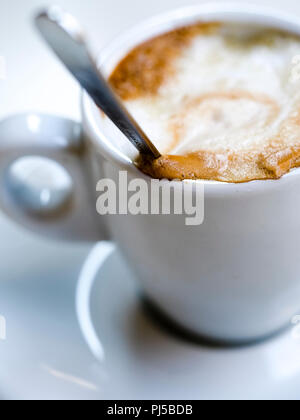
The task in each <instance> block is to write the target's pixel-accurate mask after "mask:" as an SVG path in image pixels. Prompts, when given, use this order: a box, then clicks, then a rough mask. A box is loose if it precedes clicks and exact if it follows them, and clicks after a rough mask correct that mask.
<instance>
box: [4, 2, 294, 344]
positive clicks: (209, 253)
mask: <svg viewBox="0 0 300 420" xmlns="http://www.w3.org/2000/svg"><path fill="white" fill-rule="evenodd" d="M199 19H202V20H209V21H211V20H218V21H220V20H223V21H225V20H226V21H234V22H244V23H251V24H253V23H256V24H258V25H263V26H274V27H277V28H281V29H287V30H290V31H292V32H295V33H297V34H300V21H299V20H298V19H295V18H294V17H293V16H285V15H284V14H282V12H280V13H276V12H274V11H272V10H268V9H264V8H260V7H257V6H242V5H239V4H230V5H228V4H227V5H224V4H220V3H217V4H213V3H211V4H207V5H200V6H196V7H192V8H186V9H181V10H179V11H175V12H174V11H173V12H170V13H167V14H165V15H163V16H160V17H158V18H155V19H152V20H150V21H149V22H148V23H143V24H142V25H140V26H139V27H137V28H135V29H133V30H131V31H130V32H129V33H128V34H127V35H123V36H122V37H121V38H120V39H118V40H117V41H116V42H115V43H113V44H112V45H111V46H110V47H109V48H108V49H107V50H106V51H105V52H104V53H103V55H102V56H101V60H100V63H99V65H100V66H101V67H102V69H103V71H104V72H105V73H106V74H107V73H108V72H109V71H110V70H111V69H112V67H113V66H114V65H115V64H116V63H117V62H118V60H119V59H120V58H121V57H123V56H124V55H125V54H126V52H127V51H128V50H129V49H130V48H131V47H133V46H134V45H136V44H137V43H139V42H141V41H143V40H145V39H147V38H149V37H151V36H154V35H155V34H158V33H161V32H162V31H165V30H168V29H171V28H174V27H176V26H178V25H182V24H188V23H191V22H193V21H195V20H199ZM82 114H83V129H84V138H85V141H84V142H82V143H81V142H80V139H79V136H78V135H76V136H74V135H73V134H74V133H73V132H72V128H71V123H70V122H68V123H67V122H66V121H65V122H64V121H63V120H61V119H57V120H55V119H52V120H49V119H51V118H52V117H40V118H41V121H42V122H43V121H45V130H44V131H43V130H40V131H39V132H38V133H34V134H33V133H32V132H30V126H29V125H28V124H26V123H24V121H23V120H22V117H19V120H15V119H11V120H9V121H5V122H3V123H2V124H0V137H1V140H2V142H1V145H0V149H1V155H0V165H1V168H0V169H1V171H5V170H6V169H7V167H8V164H9V163H10V162H11V161H12V160H13V159H15V158H16V157H20V156H22V155H24V154H30V153H34V154H35V155H36V154H38V153H41V154H43V155H46V156H48V157H50V158H55V159H57V160H58V161H59V162H60V163H62V164H63V165H64V166H65V167H66V168H67V169H68V171H69V172H70V174H71V175H72V177H73V180H74V185H75V187H76V189H75V191H74V202H73V203H72V205H71V206H69V208H68V209H67V210H66V212H64V213H62V214H59V215H57V217H56V219H53V218H52V219H51V220H50V221H49V220H45V219H43V220H40V219H33V218H32V217H31V216H30V217H29V216H28V215H26V216H24V214H23V213H20V210H19V209H16V208H15V206H14V205H13V204H12V203H11V200H10V198H9V195H8V194H7V191H5V194H2V199H1V204H2V207H3V208H4V210H5V211H6V212H7V213H8V214H9V215H11V216H12V217H14V218H15V219H16V220H17V221H19V222H21V223H23V224H24V225H27V226H28V227H30V228H32V229H35V230H37V231H39V232H41V233H43V234H51V235H52V236H56V237H57V236H60V237H64V238H69V239H70V238H71V239H73V240H75V239H82V238H84V239H88V238H91V239H94V238H95V237H97V238H98V239H101V238H107V237H108V236H109V237H111V238H112V239H113V240H115V241H116V242H117V243H118V245H119V247H120V249H121V251H122V252H123V254H124V255H125V257H126V258H127V259H128V261H129V262H130V264H131V266H132V267H133V269H134V271H135V273H136V275H137V277H138V278H139V281H140V284H141V286H142V288H143V291H144V293H145V294H146V295H147V296H148V297H149V298H150V299H151V300H152V301H153V302H154V303H155V304H156V306H157V307H158V308H160V309H161V310H162V311H163V312H164V313H165V314H166V315H168V316H169V317H170V318H171V319H172V320H173V321H175V322H176V323H177V324H179V325H180V326H182V327H184V328H186V329H187V330H189V331H191V332H193V333H196V334H200V335H203V336H206V337H209V338H211V339H214V340H221V341H226V342H227V341H228V342H248V341H251V340H256V339H259V338H262V337H265V336H266V335H270V334H272V333H273V332H275V331H277V330H279V329H281V328H283V327H284V326H286V325H288V324H289V323H290V320H291V319H292V317H293V316H294V315H295V314H297V313H298V311H299V309H300V282H299V280H298V276H299V272H300V259H299V255H298V236H299V235H298V234H299V232H300V218H299V214H300V196H299V182H300V171H299V170H295V171H292V172H291V173H289V174H287V175H285V176H284V177H283V178H282V179H280V180H277V181H255V182H251V183H245V184H239V185H237V184H224V183H218V182H205V221H204V224H203V225H202V226H199V227H186V226H185V223H184V219H185V215H183V216H172V215H171V216H151V215H149V216H138V217H136V216H135V217H134V216H130V215H128V216H110V217H105V218H101V217H100V216H98V217H96V212H95V201H96V198H95V195H94V191H95V186H96V183H97V182H98V181H99V179H101V178H102V177H106V178H111V179H113V180H117V179H118V175H119V171H120V170H121V169H122V170H127V171H128V178H129V180H130V179H132V178H137V177H138V178H143V179H145V180H146V181H147V182H150V180H149V178H147V177H145V176H143V175H142V174H141V173H140V172H138V171H137V169H136V168H135V166H134V165H133V163H132V156H133V150H132V149H131V148H128V146H127V144H128V142H127V141H126V140H125V139H124V138H123V137H122V135H120V134H119V132H117V131H116V130H115V128H114V127H113V126H112V125H111V124H110V123H109V122H108V121H107V120H106V119H103V118H101V117H100V114H99V112H98V109H97V108H96V106H95V105H94V104H93V103H92V101H91V100H90V99H89V98H88V97H87V95H83V100H82ZM23 118H25V122H26V121H27V123H28V120H26V118H27V117H23ZM49 121H50V123H49ZM22 124H23V125H22ZM49 124H50V126H51V130H52V131H51V132H52V133H53V131H54V132H55V133H56V134H58V133H59V131H63V133H64V134H63V135H61V136H58V135H57V136H55V137H54V138H55V139H56V140H57V139H60V141H59V142H58V141H53V136H52V138H51V136H49V135H48V134H47V133H46V131H47V129H49ZM24 125H25V127H26V128H27V129H28V131H27V132H28V133H29V134H30V136H29V138H31V137H32V136H31V134H32V135H33V137H34V135H35V136H37V135H38V136H39V139H40V140H41V143H40V147H38V148H37V147H36V146H35V145H34V144H33V142H32V141H31V140H32V139H31V140H27V141H26V138H24V136H23V137H22V128H24ZM43 126H44V124H43V123H41V127H43ZM66 126H67V127H68V131H67V132H66V131H65V130H66V129H65V127H66ZM47 127H48V128H47ZM73 128H74V127H73ZM77 130H78V127H77ZM72 133H73V134H72ZM4 134H5V135H4ZM71 134H72V135H71ZM3 139H4V140H3ZM62 139H64V140H65V141H62ZM74 139H75V142H74ZM17 146H18V147H17ZM0 175H1V174H0ZM88 175H89V176H88ZM174 187H175V188H182V184H180V183H175V184H174ZM107 232H108V233H107Z"/></svg>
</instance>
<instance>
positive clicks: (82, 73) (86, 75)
mask: <svg viewBox="0 0 300 420" xmlns="http://www.w3.org/2000/svg"><path fill="white" fill-rule="evenodd" d="M35 22H36V26H37V28H38V30H39V32H40V33H41V34H42V36H43V38H44V39H45V40H46V41H47V43H48V44H49V45H50V47H51V48H52V50H53V51H54V52H55V54H56V55H57V56H58V58H59V59H60V60H61V61H62V62H63V63H64V64H65V66H66V67H67V69H68V70H69V71H70V72H71V73H72V75H73V76H74V77H75V79H77V81H78V82H79V83H80V85H81V86H82V87H83V88H84V89H85V90H86V91H87V92H88V94H89V95H90V96H91V98H92V99H93V100H94V102H95V103H96V105H98V106H99V108H101V110H102V111H103V112H104V113H105V114H106V115H107V116H108V118H110V119H111V120H112V122H113V123H114V124H115V125H116V126H117V127H118V128H119V129H120V130H121V131H122V132H123V134H125V136H126V137H127V138H128V139H129V140H130V142H131V143H132V144H133V145H134V146H135V147H136V148H137V150H138V151H139V152H140V153H142V154H146V155H149V156H151V157H153V158H158V157H160V153H159V152H158V150H157V149H156V147H155V146H154V145H153V143H152V142H151V140H150V139H149V138H148V136H147V135H146V134H145V132H144V131H143V130H142V128H141V127H140V126H139V125H138V124H137V122H136V121H135V120H134V119H133V118H132V116H131V115H130V114H129V112H128V111H127V110H126V108H125V106H124V105H123V104H122V102H121V101H120V99H119V98H118V97H117V95H116V94H115V93H114V91H113V90H112V88H111V87H110V86H109V84H108V82H107V81H106V80H105V78H104V77H103V76H102V74H101V72H100V70H99V69H98V68H97V66H96V63H95V61H94V60H93V58H92V56H91V54H90V53H89V51H88V48H87V44H86V42H85V37H84V34H83V31H82V29H81V27H80V26H79V24H78V23H77V21H76V20H75V19H74V18H73V17H72V16H71V15H69V14H67V13H65V12H63V11H62V10H61V9H59V8H56V7H54V8H53V7H52V8H50V9H49V10H47V11H44V12H42V13H40V14H39V15H38V16H37V17H36V19H35Z"/></svg>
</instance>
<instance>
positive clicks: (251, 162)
mask: <svg viewBox="0 0 300 420" xmlns="http://www.w3.org/2000/svg"><path fill="white" fill-rule="evenodd" d="M220 27H221V24H219V23H198V24H195V25H191V26H187V27H183V28H179V29H176V30H173V31H171V32H168V33H166V34H163V35H160V36H158V37H156V38H153V39H151V40H149V41H147V42H145V43H143V44H141V45H139V46H137V47H136V48H135V49H133V50H132V51H131V52H130V53H129V54H128V55H127V56H126V57H125V58H124V59H123V60H122V61H121V62H120V63H119V65H118V66H117V68H116V69H115V70H114V71H113V73H112V74H111V76H110V79H109V81H110V84H111V86H112V87H113V89H114V90H115V91H116V93H117V94H118V95H119V96H120V97H121V99H122V100H123V101H124V102H125V103H126V102H128V101H134V100H137V99H139V98H154V97H156V96H157V95H159V94H160V93H159V92H160V88H161V87H162V86H164V84H165V83H167V81H168V80H169V79H170V78H172V77H175V75H176V66H175V63H176V60H177V58H178V57H180V55H181V54H182V52H183V51H185V50H186V49H187V48H188V47H189V46H190V45H191V43H192V41H193V40H194V39H195V38H196V37H201V36H202V35H203V36H209V35H211V34H214V33H215V32H216V31H217V30H218V29H219V28H220ZM271 47H272V46H271ZM271 47H270V48H271ZM225 100H226V101H227V102H228V101H231V102H232V103H235V102H236V101H243V100H244V101H246V100H248V101H252V102H253V103H259V104H261V106H264V107H265V109H266V110H267V111H266V115H267V116H266V124H271V123H272V122H273V120H275V119H276V118H277V116H278V114H279V112H280V106H279V105H278V104H277V102H276V101H273V99H272V98H270V97H269V96H267V95H264V93H261V92H254V93H253V92H247V91H245V90H243V89H241V90H232V91H212V92H208V93H205V94H203V95H201V96H199V97H196V98H193V99H192V100H189V101H187V102H186V103H185V104H184V107H183V109H182V112H181V113H179V118H177V116H175V117H176V118H175V117H173V118H172V119H171V121H170V124H172V130H173V131H174V141H173V143H172V147H174V146H176V142H180V141H181V138H182V136H183V135H184V130H183V129H182V125H181V123H180V116H181V115H182V117H184V115H185V112H188V111H189V107H196V106H202V107H207V109H208V108H209V107H212V111H211V112H212V114H213V113H214V114H213V115H214V118H215V119H216V123H217V122H218V121H217V119H218V118H219V116H218V112H215V111H214V109H213V107H214V106H215V105H214V101H225ZM220 118H222V115H221V116H220ZM178 121H179V123H178ZM170 127H171V125H170ZM170 130H171V129H170ZM291 132H292V134H293V138H295V141H293V142H292V143H291V142H290V141H289V136H290V133H291ZM298 134H299V137H297V136H298ZM136 163H137V166H138V167H139V168H140V169H141V171H143V172H144V173H146V174H147V175H150V176H151V177H153V178H156V179H164V178H165V179H180V180H183V179H208V180H217V181H224V182H236V183H239V182H247V181H251V180H259V179H276V178H280V177H281V176H282V175H284V174H285V173H287V172H288V171H289V170H291V169H292V168H295V167H298V166H300V105H299V107H298V109H293V110H292V112H291V113H290V114H288V115H287V116H286V117H285V118H284V119H283V120H282V121H280V124H278V130H277V132H276V134H275V135H273V136H272V138H268V139H267V141H266V142H265V144H264V145H263V147H257V148H255V147H250V148H249V149H241V150H236V149H235V148H232V149H230V148H225V149H224V148H220V150H218V149H216V150H215V149H214V150H210V149H209V148H205V147H203V150H202V149H201V150H196V151H192V152H189V153H182V154H180V153H176V154H173V153H171V154H169V153H165V154H164V155H163V156H162V157H160V158H159V159H156V160H149V158H146V157H143V156H140V157H139V158H138V159H137V162H136Z"/></svg>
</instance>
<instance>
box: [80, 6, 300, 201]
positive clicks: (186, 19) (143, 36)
mask: <svg viewBox="0 0 300 420" xmlns="http://www.w3.org/2000/svg"><path fill="white" fill-rule="evenodd" d="M201 16H202V18H203V20H204V21H205V19H207V20H208V21H209V20H210V21H211V19H212V18H214V19H216V20H222V21H225V22H226V21H228V22H229V21H231V22H236V23H244V24H247V23H252V24H255V23H257V24H261V25H266V26H269V27H274V28H279V29H283V30H287V31H289V32H294V33H297V34H298V35H300V17H295V16H293V15H292V14H290V13H286V12H284V11H282V10H280V9H275V10H274V9H273V8H270V7H266V6H259V5H254V4H239V3H236V2H221V3H215V2H212V3H202V4H199V5H192V6H184V7H180V8H176V9H173V10H169V11H166V12H163V13H161V14H158V15H155V16H153V17H150V18H148V19H146V20H143V21H141V22H140V23H138V24H136V25H134V26H133V27H132V28H130V29H127V30H125V31H122V32H121V33H120V34H119V35H118V36H117V37H116V38H115V39H114V40H113V41H111V42H109V43H108V45H107V46H106V47H105V48H103V49H102V51H101V52H100V55H99V59H98V60H97V64H98V65H99V67H101V66H102V65H103V63H104V62H105V61H106V60H107V59H108V57H109V56H111V54H112V51H115V50H120V45H124V44H126V41H129V40H131V39H135V42H133V43H132V45H131V46H130V49H131V48H133V47H134V45H138V44H140V43H142V42H143V41H145V40H147V39H150V37H151V36H152V37H153V36H155V35H159V34H160V33H164V32H166V31H168V30H171V29H172V28H176V27H179V26H180V25H184V24H185V23H186V24H191V23H192V22H193V20H194V21H197V20H198V19H199V18H200V17H201ZM125 55H126V51H125V53H124V55H123V56H125ZM81 112H82V118H83V125H84V127H85V130H86V131H87V132H88V134H89V138H90V139H91V140H92V143H93V145H94V146H95V147H97V149H99V152H100V153H101V154H102V155H103V156H104V158H105V159H106V160H108V161H110V162H112V163H114V164H115V165H116V166H118V167H119V168H120V170H127V171H129V172H131V173H133V174H134V175H135V176H137V175H138V177H139V178H141V177H142V178H145V179H146V180H149V179H151V178H150V177H149V176H147V175H145V174H143V173H142V172H140V171H139V170H138V169H137V168H136V166H135V165H134V163H133V162H132V160H131V159H130V158H129V157H128V156H126V155H125V154H124V153H122V152H121V151H120V150H118V149H117V148H116V147H115V146H114V145H113V143H111V142H109V140H108V139H107V138H106V136H105V134H104V133H103V131H102V130H101V127H100V124H99V123H98V121H97V118H96V115H97V112H98V113H99V110H98V108H97V106H96V105H95V104H94V102H93V101H92V99H91V98H90V97H89V96H88V94H87V93H86V92H85V91H83V90H82V91H81ZM296 175H299V176H300V168H293V169H292V170H290V171H289V172H288V173H286V174H284V175H283V176H282V177H281V178H279V179H263V180H253V181H247V182H242V183H231V182H222V181H214V180H201V179H199V180H186V181H187V182H192V183H195V182H199V181H200V182H202V183H204V184H205V188H206V192H207V190H211V192H214V193H217V192H218V191H219V190H221V191H222V192H223V193H224V192H228V193H231V192H233V191H235V192H237V191H245V189H246V190H247V191H248V192H250V191H252V190H253V189H255V190H257V189H259V190H261V191H266V188H267V187H271V189H274V188H276V187H280V186H281V185H282V184H285V182H286V181H287V180H289V179H290V178H291V177H295V176H296ZM171 182H173V181H171ZM177 184H178V181H177ZM275 184H276V185H275ZM210 187H213V188H212V189H211V188H210Z"/></svg>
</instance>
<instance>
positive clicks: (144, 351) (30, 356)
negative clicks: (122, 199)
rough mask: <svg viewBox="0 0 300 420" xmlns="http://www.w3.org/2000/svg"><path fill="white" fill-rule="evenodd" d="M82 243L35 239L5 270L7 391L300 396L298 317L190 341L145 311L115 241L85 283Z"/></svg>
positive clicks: (100, 249) (67, 395) (13, 394)
mask: <svg viewBox="0 0 300 420" xmlns="http://www.w3.org/2000/svg"><path fill="white" fill-rule="evenodd" d="M76 248H77V247H76ZM76 248H72V247H70V249H67V250H66V249H65V248H64V247H63V246H60V247H59V246H57V249H55V247H54V246H50V245H46V244H44V246H40V247H39V248H38V249H37V248H36V246H35V244H34V243H31V244H28V243H27V262H28V264H27V266H26V267H24V265H23V266H22V267H20V269H19V270H17V271H18V274H16V270H15V271H14V274H13V273H12V271H10V273H11V274H10V275H9V276H8V277H5V278H3V279H2V281H1V294H0V308H1V313H2V314H3V315H5V316H6V318H7V340H6V341H1V340H0V358H1V371H0V399H6V400H7V399H8V400H9V399H13V400H16V399H17V400H18V399H21V400H31V399H33V400H40V399H41V400H44V399H46V400H49V399H50V400H56V399H63V400H81V399H87V400H91V399H99V400H110V399H112V400H115V399H120V400H122V399H129V400H135V399H159V400H160V399H177V398H178V399H185V398H186V399H211V400H214V399H246V400H249V399H271V400H278V399H296V400H298V399H299V388H300V362H299V349H300V341H299V326H298V327H296V330H294V331H288V332H287V333H286V334H283V335H279V336H276V337H274V338H273V339H272V340H267V341H264V342H261V343H259V344H256V345H254V346H250V347H242V348H234V349H228V348H227V349H226V348H213V347H206V346H203V345H200V344H193V343H191V342H186V341H184V340H181V339H180V338H178V337H176V336H173V335H170V334H169V333H168V331H166V330H164V329H163V328H161V326H160V324H159V323H156V322H153V320H152V319H151V318H149V317H148V316H147V315H146V314H145V313H144V312H143V309H142V306H141V301H140V296H139V282H138V281H137V279H136V278H134V276H133V275H132V272H131V270H130V269H129V268H128V266H127V264H126V263H125V262H124V260H123V259H122V258H121V256H120V254H119V252H116V250H115V246H114V245H113V244H112V243H109V242H102V243H101V244H97V245H96V246H95V248H94V249H93V250H92V252H91V253H90V255H89V256H88V258H87V259H86V261H85V263H84V265H83V268H82V270H81V275H80V278H79V284H78V286H77V288H76V282H75V281H74V279H75V278H76V275H77V272H78V270H79V268H80V265H82V261H83V260H84V254H85V253H86V252H87V250H86V249H85V248H84V249H82V248H81V247H79V248H78V249H76ZM28 254H29V256H28ZM49 254H50V257H49ZM37 257H38V259H39V261H40V267H39V268H37V267H36V270H32V266H33V265H35V266H36V264H35V258H37ZM53 261H56V264H53ZM41 273H47V275H45V274H43V275H42V277H43V278H42V281H41ZM75 294H77V305H76V306H77V315H78V319H79V324H80V326H81V327H82V333H83V335H82V334H81V331H80V328H79V325H78V322H77V319H76V312H75V307H74V295H75ZM298 325H299V324H298ZM297 330H298V331H297ZM95 356H96V358H95Z"/></svg>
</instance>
